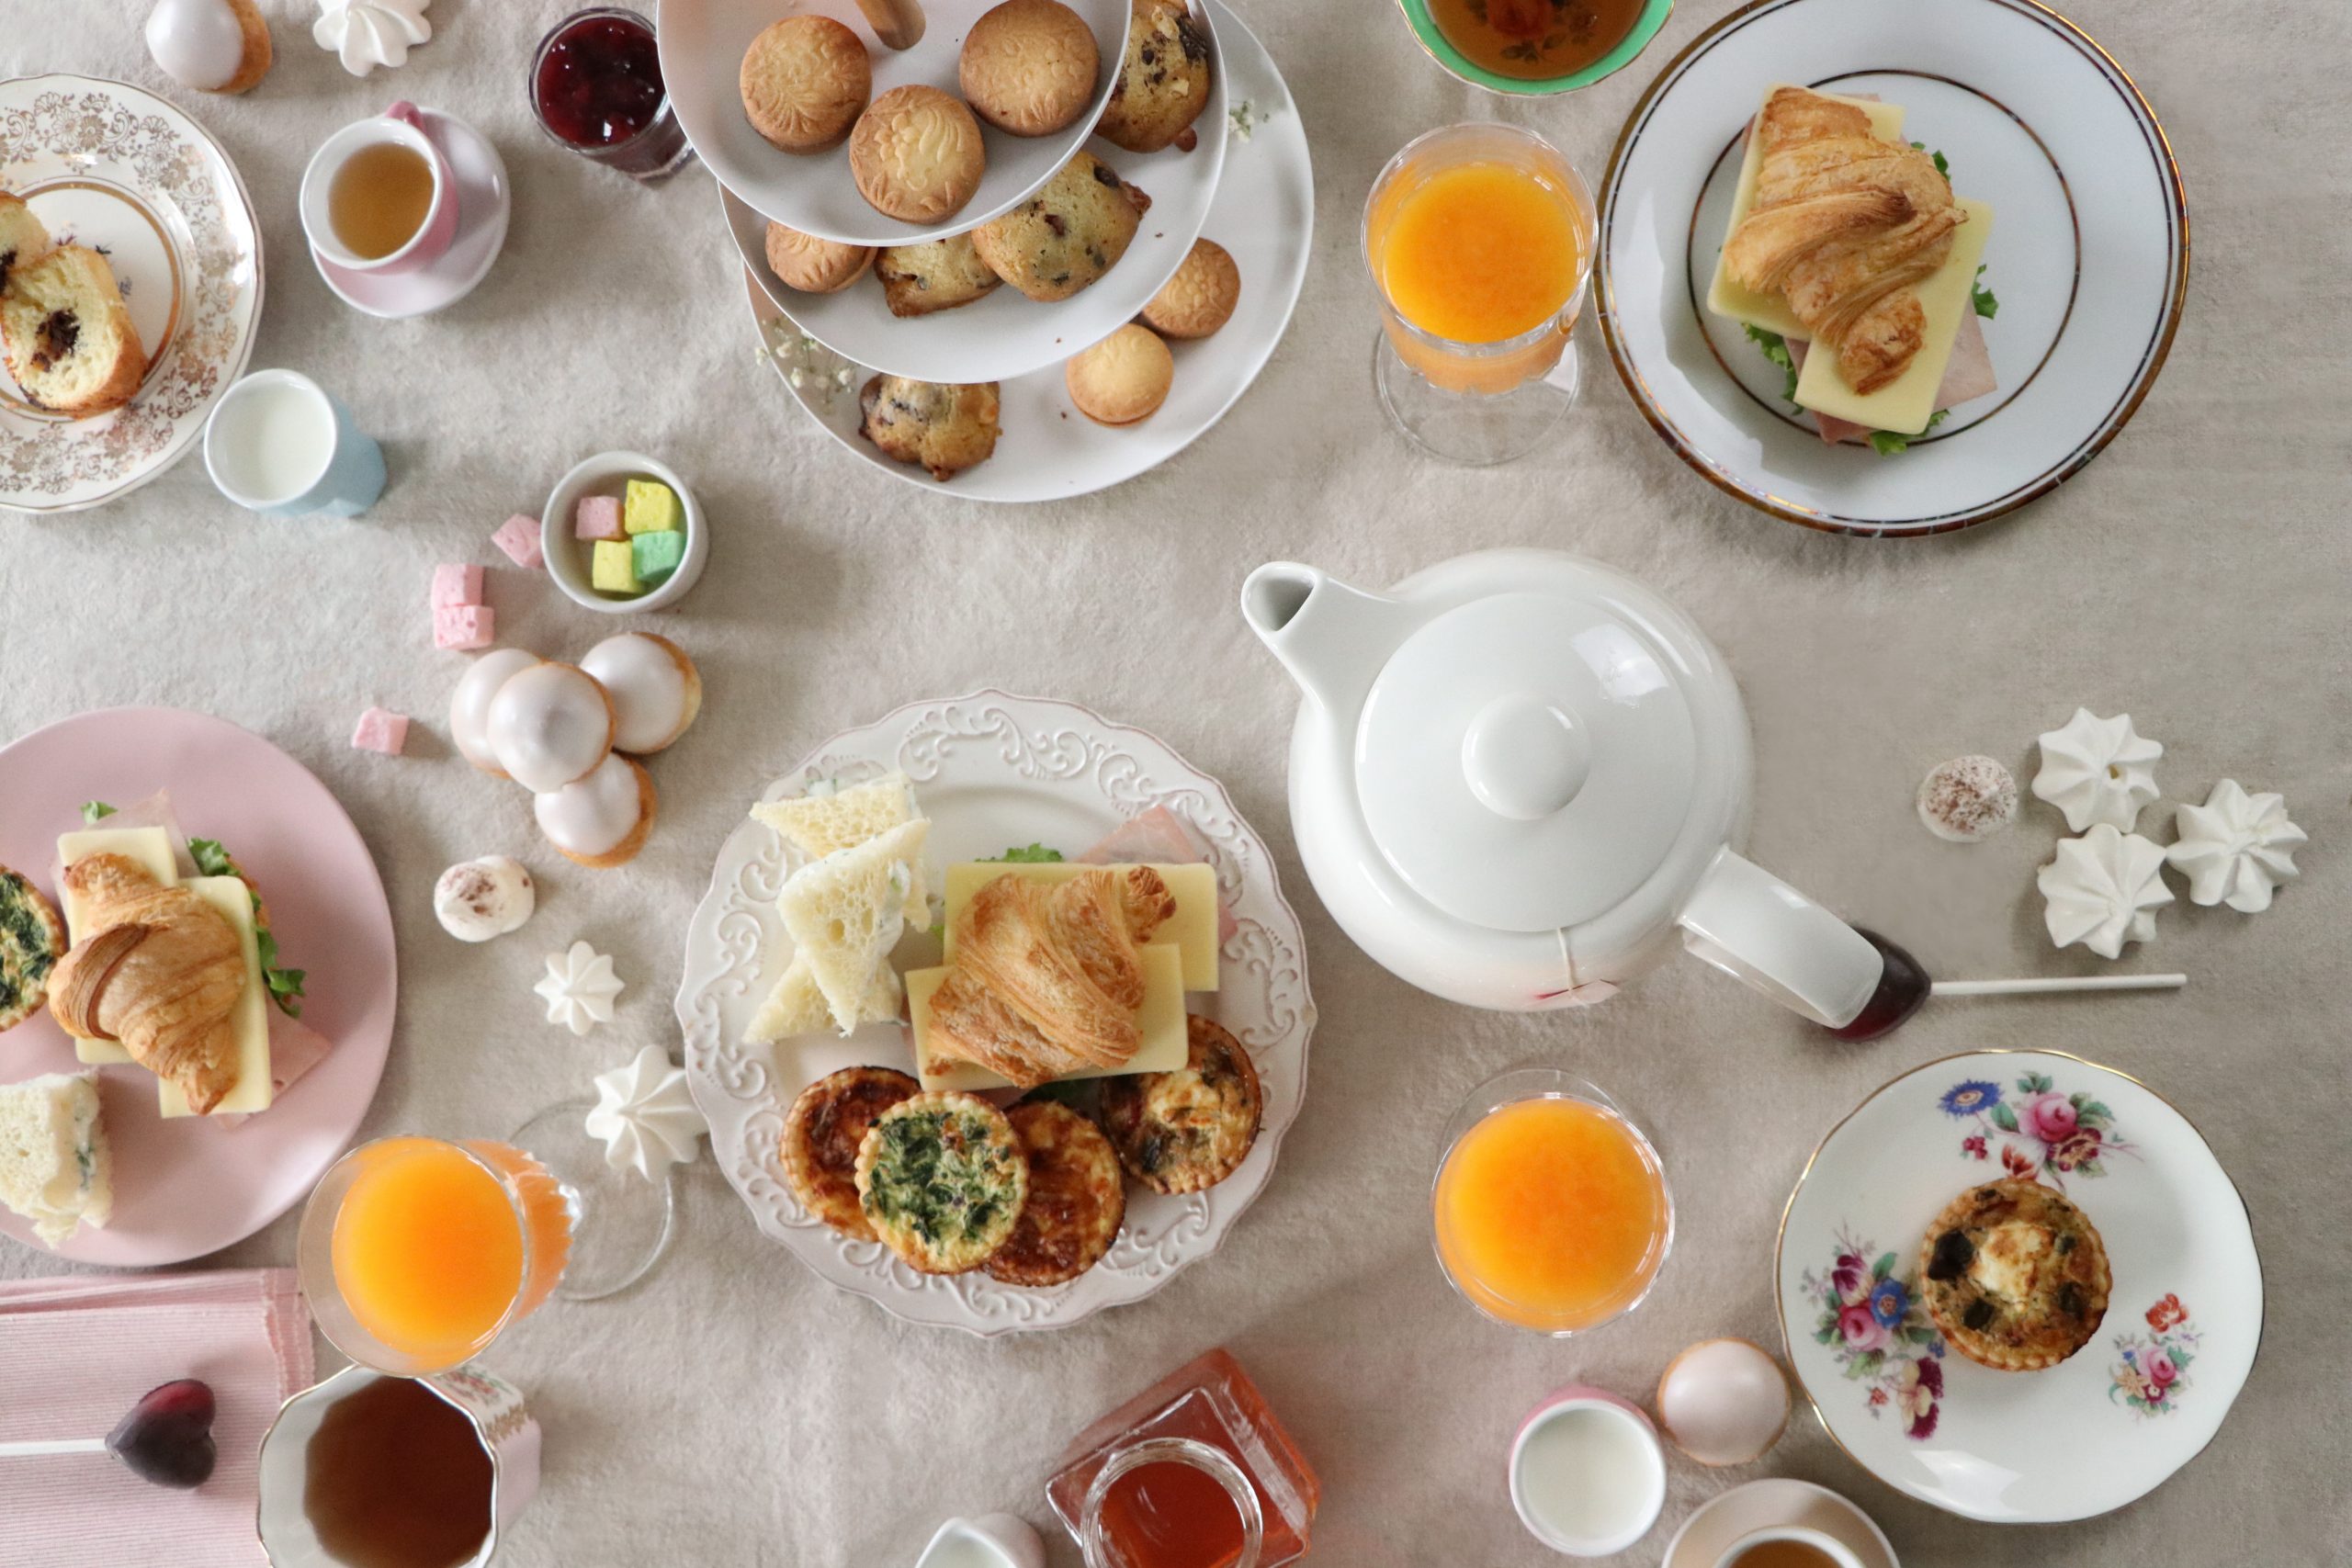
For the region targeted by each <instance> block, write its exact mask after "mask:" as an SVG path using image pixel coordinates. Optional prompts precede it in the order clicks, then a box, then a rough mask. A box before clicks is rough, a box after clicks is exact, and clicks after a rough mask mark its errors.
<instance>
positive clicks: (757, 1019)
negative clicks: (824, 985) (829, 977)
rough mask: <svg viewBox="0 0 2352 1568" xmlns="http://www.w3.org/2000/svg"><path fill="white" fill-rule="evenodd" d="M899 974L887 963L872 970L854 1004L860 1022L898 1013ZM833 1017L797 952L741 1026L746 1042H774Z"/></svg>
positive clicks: (886, 1019)
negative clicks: (869, 983) (861, 997)
mask: <svg viewBox="0 0 2352 1568" xmlns="http://www.w3.org/2000/svg"><path fill="white" fill-rule="evenodd" d="M902 994H903V993H902V992H901V991H900V990H899V976H897V974H896V973H894V972H893V971H892V970H891V968H890V966H889V965H888V964H884V965H883V966H882V967H881V968H880V969H879V970H877V971H876V973H875V976H874V984H873V985H872V986H870V987H867V989H866V993H865V1000H864V1001H863V1002H861V1003H859V1004H858V1010H857V1021H858V1022H860V1023H888V1022H890V1021H893V1020H895V1019H896V1018H897V1017H898V1016H899V998H900V997H901V995H902ZM832 1021H833V1010H832V1009H831V1008H830V1007H828V1006H827V1005H826V1004H825V993H824V992H822V991H820V990H819V989H818V988H817V976H816V974H815V972H814V971H812V970H811V969H810V968H809V960H808V958H807V957H806V956H805V955H803V954H801V953H794V954H793V955H792V963H791V964H789V965H788V966H786V969H785V972H784V978H782V979H780V980H778V981H777V982H776V983H775V989H774V990H771V991H770V992H769V993H768V996H767V1000H765V1001H763V1002H762V1003H761V1004H760V1010H759V1011H758V1012H756V1013H753V1014H752V1021H751V1022H750V1023H749V1024H748V1025H746V1026H745V1028H744V1030H743V1043H744V1044H746V1045H775V1044H779V1043H783V1042H784V1041H786V1040H790V1039H792V1038H794V1037H795V1036H797V1035H802V1034H814V1033H815V1032H817V1031H819V1030H820V1029H822V1028H824V1027H825V1026H826V1025H827V1024H830V1023H831V1022H832Z"/></svg>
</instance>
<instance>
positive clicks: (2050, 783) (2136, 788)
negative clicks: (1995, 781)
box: [2033, 708, 2165, 833]
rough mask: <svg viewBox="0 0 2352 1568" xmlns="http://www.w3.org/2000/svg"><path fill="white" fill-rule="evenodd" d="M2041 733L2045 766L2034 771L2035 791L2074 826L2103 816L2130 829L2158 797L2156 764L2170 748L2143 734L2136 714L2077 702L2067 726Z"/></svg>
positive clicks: (2113, 825) (2120, 828) (2114, 825)
mask: <svg viewBox="0 0 2352 1568" xmlns="http://www.w3.org/2000/svg"><path fill="white" fill-rule="evenodd" d="M2164 754H2165V749H2164V748H2163V747H2162V746H2160V745H2158V744H2157V743H2156V742H2155V741H2154V740H2149V739H2143V738H2142V736H2141V735H2140V733H2139V731H2137V730H2135V729H2133V728H2131V715H2130V714H2128V713H2121V714H2117V715H2116V716H2114V717H2113V718H2100V717H2098V716H2096V715H2094V714H2093V713H2092V712H2091V710H2090V709H2088V708H2076V709H2075V716H2074V717H2072V718H2070V719H2068V720H2067V721H2066V722H2065V724H2064V727H2062V728H2057V729H2052V730H2050V731H2047V732H2046V733H2044V734H2043V735H2042V736H2041V772H2039V773H2035V774H2034V775H2033V793H2034V795H2035V796H2036V797H2038V798H2040V799H2042V800H2046V801H2048V802H2049V803H2050V804H2051V805H2052V806H2054V807H2057V808H2058V809H2059V810H2061V811H2063V812H2064V813H2065V814H2066V828H2067V830H2068V831H2069V832H2075V833H2081V832H2086V831H2088V830H2089V829H2092V828H2094V827H2096V826H2098V824H2100V823H2102V822H2103V823H2105V824H2107V825H2108V826H2109V827H2110V828H2113V829H2116V830H2117V831H2119V832H2123V833H2128V832H2130V831H2131V828H2132V825H2133V824H2134V823H2136V822H2138V821H2139V820H2140V807H2143V806H2145V805H2147V804H2148V802H2150V801H2152V800H2154V799H2155V798H2156V794H2157V791H2156V775H2155V770H2154V767H2153V766H2152V764H2153V763H2154V761H2156V759H2157V758H2159V757H2162V756H2163V755H2164Z"/></svg>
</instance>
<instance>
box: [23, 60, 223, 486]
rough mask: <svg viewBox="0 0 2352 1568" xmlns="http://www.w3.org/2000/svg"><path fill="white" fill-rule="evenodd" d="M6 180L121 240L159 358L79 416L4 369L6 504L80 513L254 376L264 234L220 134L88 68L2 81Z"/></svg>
mask: <svg viewBox="0 0 2352 1568" xmlns="http://www.w3.org/2000/svg"><path fill="white" fill-rule="evenodd" d="M0 186H6V188H7V189H8V190H10V191H13V192H14V193H16V194H17V196H20V197H23V198H24V199H25V201H26V202H27V203H28V205H29V206H30V207H31V208H32V209H33V211H34V212H35V213H36V214H37V215H39V217H40V219H41V220H42V221H43V222H45V223H47V224H48V225H49V227H50V230H51V232H52V233H54V234H56V235H58V236H59V237H61V238H65V237H71V238H72V239H74V240H75V241H77V242H79V243H83V244H85V245H91V246H94V247H96V249H99V250H102V251H104V252H105V253H106V254H107V260H108V261H109V262H110V263H111V264H112V265H113V267H114V273H115V280H116V282H117V283H118V284H119V286H120V288H121V289H122V292H123V298H124V299H125V301H126V302H127V303H128V304H129V305H130V320H131V324H132V325H133V326H135V327H136V328H137V329H138V331H139V338H140V342H141V344H144V345H145V347H146V349H147V352H148V355H149V358H150V363H149V365H148V369H147V379H146V381H145V383H144V384H143V385H142V386H141V388H140V389H139V392H138V395H137V396H135V397H133V398H132V399H131V400H130V402H129V403H127V404H126V405H124V406H123V407H121V408H119V409H117V410H115V411H114V412H112V413H105V414H99V415H97V416H96V417H95V418H92V419H79V420H74V419H65V418H62V417H61V416H59V415H57V414H53V413H49V412H44V411H42V410H40V409H38V408H36V407H34V406H33V405H32V404H30V403H29V402H28V401H27V400H25V397H24V394H23V393H22V392H21V391H19V390H18V389H17V386H16V384H15V383H14V382H12V381H10V380H9V379H8V378H6V376H5V375H0V507H6V508H9V509H11V510H14V511H18V512H74V511H78V510H80V509H81V508H83V507H85V506H96V505H98V504H100V503H101V502H108V501H112V500H113V499H114V498H115V497H117V496H119V495H121V494H123V493H125V492H126V491H132V490H135V489H137V488H138V487H139V486H141V485H142V484H145V483H146V482H147V481H148V480H149V479H153V478H154V477H155V476H156V475H158V474H160V473H162V472H163V471H164V469H165V468H170V467H171V466H172V465H173V464H174V463H175V462H177V461H178V460H179V458H180V457H182V456H183V455H184V454H185V453H186V452H187V449H188V448H189V447H190V446H193V445H194V444H195V443H196V441H197V439H198V436H200V435H201V434H203V431H204V421H205V418H206V416H207V415H208V414H209V413H210V412H211V411H212V404H213V402H214V400H216V399H218V398H219V397H220V394H221V393H222V392H223V391H225V390H227V389H228V387H229V384H230V383H231V382H232V381H234V380H235V379H236V378H238V377H239V376H240V375H242V374H243V372H244V368H245V360H246V358H247V356H248V355H251V354H252V352H253V344H254V326H255V325H256V324H257V323H258V322H259V321H260V319H261V295H262V266H261V235H260V232H259V231H258V229H257V227H256V226H255V224H254V210H253V204H252V202H251V201H249V200H248V199H247V198H246V196H245V186H244V182H243V180H241V179H239V178H238V177H237V170H236V167H235V165H234V164H231V163H230V162H229V155H228V153H226V152H223V151H221V149H220V144H219V143H218V142H216V141H213V140H212V138H211V137H210V136H209V135H208V134H207V133H206V132H205V130H204V129H203V127H201V126H199V125H198V124H197V123H196V122H195V121H194V120H192V119H190V118H187V116H186V115H185V114H182V113H181V112H180V111H179V110H178V109H176V108H175V107H172V106H171V105H170V104H168V103H166V102H164V100H163V99H162V98H159V97H157V96H154V95H153V93H149V92H145V91H142V90H141V89H140V88H137V87H133V86H130V85H128V84H126V83H122V82H102V81H98V80H96V79H95V78H92V77H87V76H64V75H51V76H26V77H20V78H18V79H17V80H15V81H12V82H0Z"/></svg>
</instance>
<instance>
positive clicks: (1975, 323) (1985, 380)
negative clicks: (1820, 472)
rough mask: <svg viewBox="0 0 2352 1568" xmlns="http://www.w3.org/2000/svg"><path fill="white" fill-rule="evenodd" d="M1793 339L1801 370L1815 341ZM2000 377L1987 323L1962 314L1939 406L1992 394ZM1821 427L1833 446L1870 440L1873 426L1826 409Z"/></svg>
mask: <svg viewBox="0 0 2352 1568" xmlns="http://www.w3.org/2000/svg"><path fill="white" fill-rule="evenodd" d="M1788 341H1789V357H1790V358H1791V359H1792V360H1794V361H1795V362H1796V367H1797V368H1798V369H1799V370H1803V369H1804V356H1805V353H1806V351H1807V350H1809V349H1810V348H1811V347H1812V346H1813V345H1812V344H1809V343H1807V342H1806V341H1805V340H1804V339H1803V338H1796V337H1792V338H1791V339H1789V340H1788ZM2000 386H2001V384H2000V381H1999V380H1998V378H1996V377H1995V376H1994V374H1993V353H1992V350H1991V349H1990V348H1988V347H1987V346H1986V345H1985V323H1984V321H1983V320H1982V319H1981V318H1979V317H1978V315H1977V314H1976V312H1975V311H1973V310H1971V311H1969V312H1968V313H1967V314H1965V315H1963V316H1962V317H1961V318H1960V330H1959V331H1958V332H1956V333H1953V334H1952V340H1951V363H1949V364H1947V365H1946V366H1945V367H1944V378H1943V380H1942V381H1941V382H1940V383H1939V385H1938V386H1937V388H1936V407H1938V408H1939V409H1950V408H1958V407H1959V406H1960V405H1961V404H1962V403H1964V402H1968V401H1971V400H1974V399H1977V398H1983V397H1989V396H1991V395H1992V394H1993V393H1995V392H1996V391H1998V390H2000ZM1813 419H1814V423H1815V424H1816V425H1818V426H1819V427H1820V430H1821V438H1822V439H1823V440H1824V441H1826V442H1828V443H1829V444H1830V445H1831V446H1837V445H1838V443H1839V442H1842V441H1856V442H1860V441H1867V440H1869V439H1870V434H1871V427H1870V426H1869V425H1867V424H1856V423H1853V422H1852V421H1851V420H1844V419H1833V418H1831V417H1830V416H1829V415H1827V414H1826V413H1817V414H1815V415H1814V416H1813Z"/></svg>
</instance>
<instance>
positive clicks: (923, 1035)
mask: <svg viewBox="0 0 2352 1568" xmlns="http://www.w3.org/2000/svg"><path fill="white" fill-rule="evenodd" d="M983 869H995V870H999V871H1001V870H1004V869H1005V868H1004V867H1002V866H998V867H994V868H985V867H984V868H983ZM1044 869H1048V870H1050V869H1051V868H1050V867H1046V868H1044ZM1201 869H1203V870H1204V871H1205V870H1207V869H1208V868H1207V867H1205V866H1204V867H1202V868H1201ZM948 876H949V878H950V880H949V883H948V886H949V888H950V890H951V891H950V893H949V897H954V893H953V891H952V890H953V888H954V886H955V882H954V880H953V879H954V876H955V872H954V871H953V870H951V871H950V872H949V873H948ZM949 973H950V968H949V966H947V965H942V966H941V967H939V968H936V969H910V970H908V971H907V974H906V976H905V977H906V982H907V1016H908V1017H909V1018H910V1019H912V1020H913V1021H914V1032H915V1071H916V1074H917V1076H919V1077H921V1078H922V1087H923V1088H924V1089H962V1090H965V1091H966V1092H967V1093H968V1092H970V1091H972V1090H975V1089H1004V1088H1007V1087H1009V1085H1008V1084H1007V1081H1006V1080H1005V1079H1003V1078H1001V1077H998V1076H997V1075H996V1074H994V1073H992V1072H990V1071H989V1070H988V1069H987V1068H986V1067H983V1066H979V1065H978V1064H977V1063H974V1062H967V1061H965V1060H963V1059H962V1058H961V1057H943V1058H942V1059H941V1066H940V1068H939V1070H937V1071H934V1070H933V1067H932V1058H931V1046H930V1036H931V998H932V997H933V994H934V993H935V992H937V991H938V989H939V987H941V986H943V985H944V984H946V982H947V976H948V974H949ZM1136 1026H1137V1027H1138V1028H1140V1029H1141V1030H1142V1031H1143V1044H1142V1046H1141V1047H1140V1048H1139V1049H1138V1050H1137V1051H1136V1054H1135V1055H1132V1056H1130V1057H1128V1058H1127V1060H1126V1062H1125V1064H1124V1065H1123V1066H1116V1067H1088V1068H1086V1069H1085V1070H1083V1071H1081V1072H1075V1073H1069V1074H1066V1075H1065V1077H1067V1078H1107V1077H1118V1076H1119V1075H1121V1074H1123V1073H1168V1072H1173V1071H1175V1070H1176V1069H1177V1068H1178V1067H1181V1066H1183V1065H1184V1064H1185V1062H1186V1061H1187V1060H1189V1059H1190V1057H1191V1055H1192V1044H1191V1039H1190V1033H1189V1030H1188V1026H1187V1025H1186V1023H1185V1021H1184V977H1183V960H1182V955H1181V954H1180V953H1178V951H1177V948H1176V945H1175V944H1174V943H1173V942H1153V943H1151V944H1150V945H1149V946H1148V947H1146V948H1145V949H1144V950H1143V1007H1142V1008H1141V1009H1140V1010H1138V1011H1137V1012H1136Z"/></svg>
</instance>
